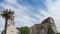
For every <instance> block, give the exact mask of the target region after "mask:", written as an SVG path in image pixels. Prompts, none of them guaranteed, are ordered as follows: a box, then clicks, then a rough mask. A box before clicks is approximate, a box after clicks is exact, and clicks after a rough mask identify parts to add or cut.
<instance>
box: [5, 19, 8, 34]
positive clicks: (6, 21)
mask: <svg viewBox="0 0 60 34" xmlns="http://www.w3.org/2000/svg"><path fill="white" fill-rule="evenodd" d="M7 23H8V19H7V18H5V34H6V32H7Z"/></svg>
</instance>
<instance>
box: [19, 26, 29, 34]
mask: <svg viewBox="0 0 60 34" xmlns="http://www.w3.org/2000/svg"><path fill="white" fill-rule="evenodd" d="M18 29H19V32H20V34H29V28H28V27H27V26H25V27H21V28H18Z"/></svg>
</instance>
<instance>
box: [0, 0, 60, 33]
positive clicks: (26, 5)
mask: <svg viewBox="0 0 60 34" xmlns="http://www.w3.org/2000/svg"><path fill="white" fill-rule="evenodd" d="M4 9H12V10H13V11H15V23H16V27H21V26H29V27H31V26H33V25H34V24H37V23H41V21H43V20H44V19H45V18H47V17H53V18H54V20H55V24H56V26H57V30H58V32H60V29H59V28H60V0H0V10H4ZM3 27H4V19H3V18H1V17H0V30H2V29H3Z"/></svg>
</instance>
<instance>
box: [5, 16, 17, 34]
mask: <svg viewBox="0 0 60 34" xmlns="http://www.w3.org/2000/svg"><path fill="white" fill-rule="evenodd" d="M6 34H17V29H16V27H15V21H14V17H12V18H11V19H9V20H8V25H7V33H6Z"/></svg>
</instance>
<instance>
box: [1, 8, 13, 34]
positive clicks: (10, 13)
mask: <svg viewBox="0 0 60 34" xmlns="http://www.w3.org/2000/svg"><path fill="white" fill-rule="evenodd" d="M2 12H3V14H1V16H2V18H5V32H4V33H5V34H6V32H7V23H8V19H10V18H11V17H12V16H13V15H14V11H11V9H9V10H8V9H5V10H3V11H2Z"/></svg>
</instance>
